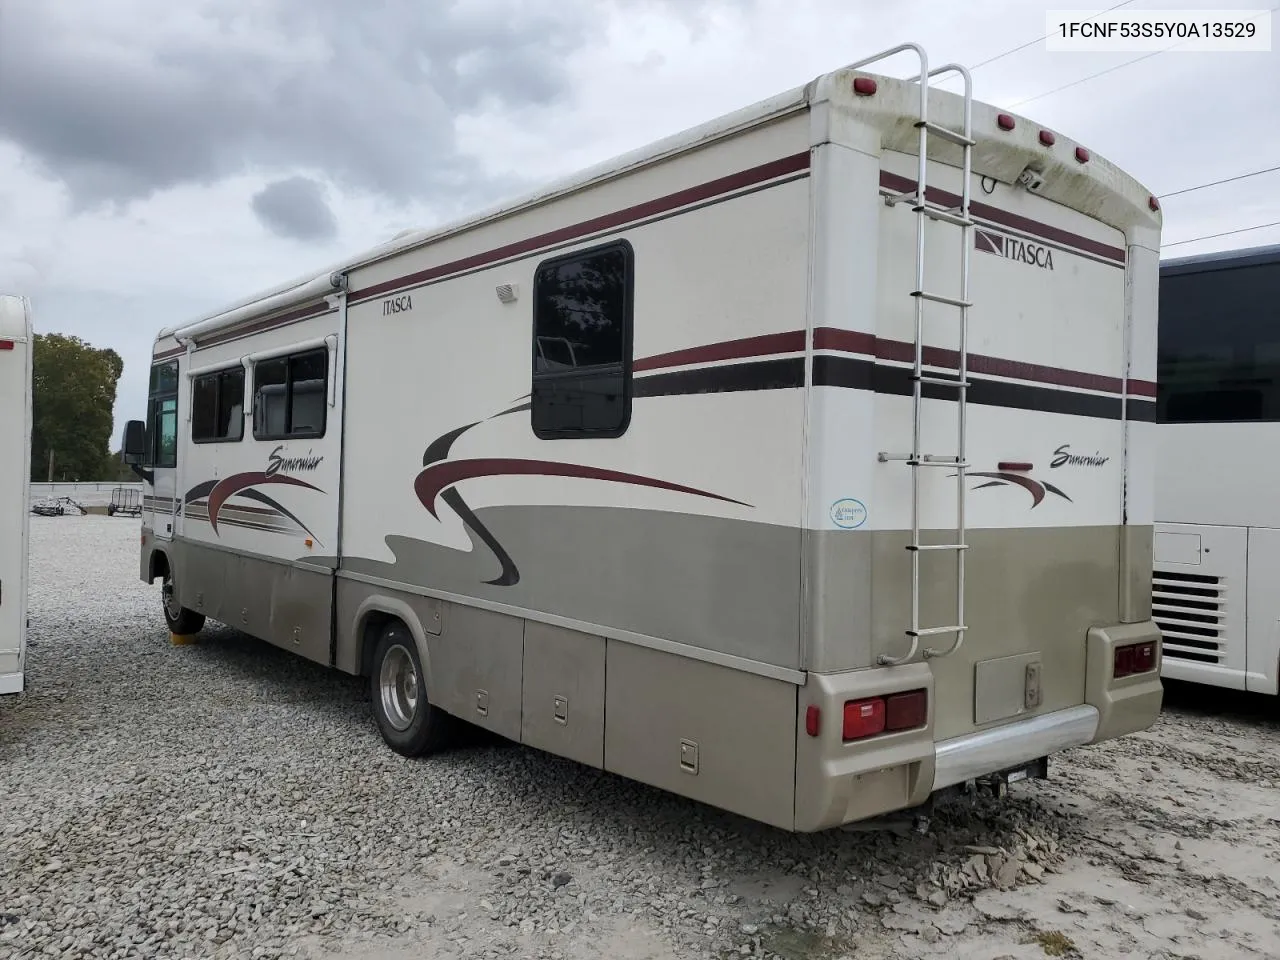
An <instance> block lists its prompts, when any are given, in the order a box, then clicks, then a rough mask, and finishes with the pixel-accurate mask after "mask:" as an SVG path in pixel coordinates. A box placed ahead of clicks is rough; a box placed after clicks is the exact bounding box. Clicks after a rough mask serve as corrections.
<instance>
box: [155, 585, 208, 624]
mask: <svg viewBox="0 0 1280 960" xmlns="http://www.w3.org/2000/svg"><path fill="white" fill-rule="evenodd" d="M160 604H161V607H162V608H163V609H164V622H165V623H167V624H168V625H169V632H170V633H173V634H176V635H177V636H179V637H186V636H190V635H191V634H193V633H199V632H200V630H201V629H202V628H203V627H204V614H203V613H196V612H195V611H194V610H188V609H187V608H186V607H184V606H183V605H182V604H180V603H179V602H178V593H177V591H176V590H175V589H174V582H173V570H171V569H169V568H166V569H165V571H164V579H163V580H162V581H161V584H160Z"/></svg>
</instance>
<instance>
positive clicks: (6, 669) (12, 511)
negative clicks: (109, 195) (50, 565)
mask: <svg viewBox="0 0 1280 960" xmlns="http://www.w3.org/2000/svg"><path fill="white" fill-rule="evenodd" d="M31 346H32V339H31V305H30V303H29V302H28V301H27V299H26V298H25V297H17V296H10V295H0V451H3V455H0V694H5V693H21V692H22V690H23V670H24V667H25V664H26V652H27V553H28V547H27V544H28V540H29V535H28V527H29V523H30V514H31V504H30V487H29V482H30V478H31Z"/></svg>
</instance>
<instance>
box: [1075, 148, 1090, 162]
mask: <svg viewBox="0 0 1280 960" xmlns="http://www.w3.org/2000/svg"><path fill="white" fill-rule="evenodd" d="M1076 159H1077V160H1078V161H1080V162H1081V163H1088V162H1089V151H1088V150H1086V149H1085V148H1084V147H1076Z"/></svg>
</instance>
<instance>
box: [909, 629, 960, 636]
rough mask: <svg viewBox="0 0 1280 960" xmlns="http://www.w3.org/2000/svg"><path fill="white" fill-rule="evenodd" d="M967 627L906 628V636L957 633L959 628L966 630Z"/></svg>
mask: <svg viewBox="0 0 1280 960" xmlns="http://www.w3.org/2000/svg"><path fill="white" fill-rule="evenodd" d="M968 629H969V628H968V627H965V626H955V627H925V629H923V630H908V631H907V636H908V637H933V636H937V635H938V634H939V633H957V632H959V631H961V630H968Z"/></svg>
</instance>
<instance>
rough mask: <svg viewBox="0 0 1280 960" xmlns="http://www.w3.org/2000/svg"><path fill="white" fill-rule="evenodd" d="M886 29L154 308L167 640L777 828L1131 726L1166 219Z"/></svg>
mask: <svg viewBox="0 0 1280 960" xmlns="http://www.w3.org/2000/svg"><path fill="white" fill-rule="evenodd" d="M899 52H902V53H912V52H913V53H915V54H916V55H917V56H918V58H919V59H918V66H919V67H920V68H921V69H920V77H919V79H917V78H915V77H914V76H913V78H910V79H906V80H898V79H891V78H888V77H886V76H882V75H877V74H872V73H867V72H865V71H864V70H863V69H861V68H862V67H865V66H866V65H868V64H869V63H870V62H871V61H870V60H868V61H863V62H862V63H860V64H855V65H852V66H851V67H849V68H845V69H841V70H837V71H834V72H832V73H829V74H826V75H824V76H822V77H819V78H818V79H816V80H814V81H813V82H812V83H809V84H807V85H805V86H803V87H799V88H797V89H794V90H790V91H787V92H785V93H782V94H780V95H779V96H776V97H773V98H771V99H769V100H767V101H764V102H762V103H758V104H755V105H754V106H751V107H748V108H746V109H743V110H741V111H739V112H737V113H734V114H731V115H728V116H726V117H722V118H720V119H718V120H715V121H713V122H711V123H708V124H706V125H703V126H700V127H697V128H695V129H693V130H690V131H687V132H685V133H683V134H680V135H678V136H674V137H672V138H670V139H667V140H664V141H661V142H659V143H657V144H654V145H652V146H650V147H648V148H646V149H643V150H640V151H637V152H635V153H633V154H630V155H627V156H624V157H622V158H619V159H618V160H616V161H613V162H611V163H608V164H604V165H602V166H600V167H597V168H595V169H592V170H588V171H585V172H584V173H582V174H580V175H578V176H575V177H572V178H570V179H568V180H566V181H563V182H561V183H557V184H554V185H551V186H549V187H547V188H546V189H544V190H541V191H539V192H537V193H536V194H534V195H532V196H529V197H526V198H524V199H521V200H519V201H516V202H513V203H510V204H506V205H503V206H501V207H499V208H497V209H494V210H491V211H489V212H487V213H484V214H481V215H479V216H476V217H473V218H470V219H468V220H466V221H464V222H461V223H456V224H452V225H450V226H447V227H444V228H441V229H436V230H431V231H426V232H420V233H414V234H411V235H408V236H401V237H397V238H396V239H394V240H393V241H391V242H389V243H387V244H385V245H383V246H381V247H378V248H376V249H373V250H370V251H369V252H368V253H367V254H366V255H363V256H359V257H355V258H352V259H351V260H348V261H345V262H342V263H339V264H335V265H333V266H331V267H330V268H328V269H325V270H322V271H317V272H316V273H315V274H312V275H309V276H306V277H303V278H300V279H299V280H297V281H295V282H293V283H290V284H285V285H282V286H280V287H277V288H275V289H272V290H269V291H265V292H263V293H262V294H260V295H258V296H255V297H252V298H250V299H247V300H245V301H242V302H240V303H237V304H233V305H231V306H229V307H228V308H227V309H226V310H224V311H222V312H220V313H218V314H215V315H212V316H208V317H203V318H199V319H197V320H195V321H193V322H191V323H186V324H180V325H176V326H173V327H170V328H168V329H165V330H163V331H161V332H160V333H159V335H158V337H157V339H156V342H155V349H154V361H153V366H152V372H151V390H150V398H149V401H148V404H149V405H148V413H147V421H146V423H145V424H144V422H142V421H134V422H132V423H131V424H130V426H129V428H128V430H127V435H126V443H125V449H126V451H127V452H128V455H129V457H130V458H131V460H134V461H137V462H139V469H140V471H141V472H142V474H143V476H144V479H145V482H146V484H147V486H146V490H145V500H144V516H143V543H142V552H141V570H140V573H141V576H142V578H143V579H144V580H145V581H148V582H151V581H154V580H156V579H160V580H161V581H162V582H163V588H162V596H163V603H164V611H165V617H166V619H167V621H168V624H169V626H170V629H171V630H174V631H175V632H179V633H182V632H190V631H195V630H198V629H200V627H201V625H202V624H203V623H204V621H205V619H206V617H208V618H212V619H214V620H218V621H221V622H223V623H226V624H230V625H232V626H234V627H237V628H239V629H242V630H244V631H245V632H247V633H249V634H252V635H255V636H258V637H261V638H264V639H265V640H267V641H269V642H272V643H275V644H278V645H280V646H283V647H285V648H287V649H290V650H293V651H296V652H297V653H298V654H299V655H301V656H304V657H308V658H310V659H312V660H315V661H317V662H319V663H322V664H326V665H329V666H331V667H333V668H335V669H338V670H343V671H347V672H349V673H352V674H359V675H363V676H365V677H367V678H368V682H369V684H370V692H371V699H372V704H373V713H374V718H375V720H376V723H377V725H378V727H379V730H380V731H381V734H382V736H383V738H384V739H385V741H386V742H387V743H388V744H389V745H390V746H391V747H392V748H393V749H395V750H398V751H400V752H402V753H405V754H420V753H424V752H429V751H431V750H433V749H436V748H438V747H440V746H441V745H442V744H444V743H445V742H446V740H447V736H448V732H449V730H450V728H451V725H452V723H453V721H454V720H456V719H458V718H461V719H462V720H466V721H469V722H471V723H473V724H477V725H479V726H481V727H485V728H487V729H489V730H491V731H494V732H497V733H499V734H501V735H503V736H505V737H509V738H511V739H513V740H517V741H520V742H522V743H525V744H529V745H531V746H535V747H538V748H540V749H543V750H547V751H550V752H552V753H556V754H560V755H562V756H566V757H570V758H573V759H575V760H578V761H580V762H582V763H586V764H591V765H594V766H596V767H600V768H603V769H606V770H609V771H612V772H615V773H618V774H621V775H623V776H627V777H631V778H634V779H636V780H639V781H643V782H646V783H649V784H653V785H656V786H658V787H661V788H663V789H666V790H670V791H673V792H676V793H680V794H683V795H686V796H690V797H693V798H696V799H698V800H701V801H704V802H706V803H709V804H713V805H716V806H719V807H722V808H725V809H728V810H732V811H735V812H737V813H740V814H743V815H745V816H748V817H752V818H755V819H757V820H761V821H764V822H767V823H771V824H775V825H778V826H780V827H783V828H785V829H789V830H797V831H813V830H820V829H824V828H827V827H831V826H834V825H837V824H841V823H845V822H848V821H851V820H858V819H863V818H867V817H871V816H874V815H877V814H881V813H884V812H887V811H893V810H899V809H904V808H911V807H915V806H917V805H919V804H921V803H923V802H925V801H926V800H928V799H929V798H930V797H931V796H933V795H934V794H935V792H936V791H942V790H948V789H951V788H957V789H963V788H964V787H965V786H967V785H971V784H973V783H975V782H976V781H978V780H980V779H984V778H997V779H1004V780H1009V779H1016V778H1018V777H1021V776H1024V775H1031V776H1037V775H1043V774H1044V771H1045V769H1046V766H1047V758H1048V756H1049V755H1050V754H1052V753H1055V752H1057V751H1059V750H1062V749H1064V748H1066V747H1069V746H1071V745H1074V744H1085V743H1095V742H1098V741H1100V740H1105V739H1108V738H1111V737H1116V736H1120V735H1123V734H1126V733H1129V732H1131V731H1134V730H1140V729H1143V728H1145V727H1147V726H1149V725H1150V724H1151V723H1152V722H1153V721H1154V720H1155V718H1156V716H1157V714H1158V711H1159V709H1160V702H1161V696H1162V688H1161V685H1160V679H1159V656H1160V644H1159V640H1160V636H1159V631H1158V629H1157V628H1156V626H1155V624H1154V623H1153V622H1152V620H1151V612H1150V581H1151V536H1152V521H1153V518H1152V509H1153V507H1152V495H1153V490H1152V475H1153V457H1154V450H1153V442H1154V438H1153V437H1152V433H1151V432H1152V430H1154V423H1153V421H1154V390H1155V386H1154V374H1155V331H1156V292H1157V268H1158V259H1159V252H1158V251H1159V246H1160V243H1159V239H1160V223H1161V218H1160V212H1159V209H1158V204H1156V202H1155V201H1154V199H1153V198H1152V197H1151V195H1150V193H1149V191H1148V190H1147V189H1146V188H1144V187H1143V186H1142V185H1141V184H1139V183H1138V182H1137V181H1135V180H1134V179H1132V178H1131V177H1130V176H1128V175H1127V174H1126V173H1124V172H1123V171H1121V170H1119V169H1117V168H1116V167H1115V166H1113V165H1112V164H1110V163H1108V162H1107V161H1106V160H1104V159H1103V158H1102V157H1100V156H1098V155H1097V154H1095V153H1093V152H1092V151H1091V150H1089V149H1088V148H1086V147H1085V146H1083V145H1080V144H1078V143H1075V142H1073V141H1071V140H1070V139H1068V138H1067V137H1066V136H1064V135H1062V134H1059V133H1056V132H1054V131H1051V130H1049V129H1047V128H1045V127H1044V126H1043V125H1041V124H1038V123H1036V122H1034V121H1033V120H1030V119H1028V118H1025V117H1019V116H1014V115H1012V114H1007V113H1004V112H1002V111H1000V110H998V109H996V108H994V107H991V106H987V105H985V104H981V103H978V102H975V101H973V100H972V98H971V96H970V95H969V92H968V91H969V86H968V85H969V77H968V74H967V72H966V71H964V70H963V69H962V68H960V67H956V66H953V65H948V66H946V67H942V68H939V69H938V70H937V71H930V70H928V68H927V60H926V57H925V54H924V52H923V50H921V49H920V48H918V47H916V46H915V45H906V46H903V47H900V48H895V50H894V51H889V52H888V54H894V53H899ZM888 54H885V55H880V56H879V57H875V58H871V60H876V59H881V58H883V57H884V56H887V55H888ZM939 72H945V73H951V72H958V73H960V74H961V78H962V79H963V81H964V83H965V93H964V94H963V95H958V94H952V93H948V92H944V91H940V90H938V89H936V88H930V87H929V85H928V80H927V77H930V76H934V75H936V74H937V73H939ZM971 253H972V256H971ZM970 303H972V306H970ZM148 424H149V427H148V426H147V425H148Z"/></svg>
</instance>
